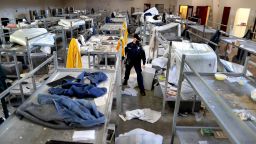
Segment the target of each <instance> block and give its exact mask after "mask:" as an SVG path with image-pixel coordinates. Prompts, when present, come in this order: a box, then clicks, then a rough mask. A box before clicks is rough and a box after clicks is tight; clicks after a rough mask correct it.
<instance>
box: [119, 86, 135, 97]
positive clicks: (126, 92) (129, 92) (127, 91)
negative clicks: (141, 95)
mask: <svg viewBox="0 0 256 144" xmlns="http://www.w3.org/2000/svg"><path fill="white" fill-rule="evenodd" d="M122 95H128V96H137V95H138V92H137V91H136V90H135V89H134V88H125V89H124V90H123V91H122Z"/></svg>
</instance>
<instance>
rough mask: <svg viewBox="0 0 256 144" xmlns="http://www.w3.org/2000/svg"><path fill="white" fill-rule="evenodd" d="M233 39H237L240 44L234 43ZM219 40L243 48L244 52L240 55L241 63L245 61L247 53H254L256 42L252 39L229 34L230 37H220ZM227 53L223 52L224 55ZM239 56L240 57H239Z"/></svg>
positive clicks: (255, 52)
mask: <svg viewBox="0 0 256 144" xmlns="http://www.w3.org/2000/svg"><path fill="white" fill-rule="evenodd" d="M235 41H239V42H240V45H236V44H235V43H234V42H235ZM221 42H224V43H226V44H227V45H229V44H231V45H232V46H235V47H237V48H238V49H242V50H244V51H245V52H244V54H243V55H242V61H241V64H244V63H245V60H246V57H247V55H248V53H251V54H254V55H255V54H256V42H254V41H252V40H246V39H243V38H238V37H235V36H231V37H221ZM226 55H227V53H225V56H226ZM240 58H241V57H240Z"/></svg>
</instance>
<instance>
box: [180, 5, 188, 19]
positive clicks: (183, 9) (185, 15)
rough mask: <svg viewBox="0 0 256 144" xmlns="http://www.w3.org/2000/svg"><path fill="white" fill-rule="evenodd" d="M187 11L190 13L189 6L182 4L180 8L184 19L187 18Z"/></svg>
mask: <svg viewBox="0 0 256 144" xmlns="http://www.w3.org/2000/svg"><path fill="white" fill-rule="evenodd" d="M187 13H188V6H187V5H180V8H179V14H180V17H181V18H182V19H186V18H187Z"/></svg>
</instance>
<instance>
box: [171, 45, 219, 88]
mask: <svg viewBox="0 0 256 144" xmlns="http://www.w3.org/2000/svg"><path fill="white" fill-rule="evenodd" d="M172 48H173V54H172V56H173V58H174V60H172V63H173V66H176V72H175V75H173V76H170V77H169V82H171V83H174V84H178V80H179V73H180V67H181V59H182V55H183V54H185V55H186V60H187V62H189V63H190V65H191V66H192V67H193V68H194V69H195V70H196V71H197V72H201V73H215V72H217V56H216V54H215V52H214V51H213V50H212V49H211V47H210V46H208V45H207V44H199V43H187V42H173V43H172ZM185 71H191V70H190V68H189V67H188V66H187V65H185ZM173 78H175V79H173Z"/></svg>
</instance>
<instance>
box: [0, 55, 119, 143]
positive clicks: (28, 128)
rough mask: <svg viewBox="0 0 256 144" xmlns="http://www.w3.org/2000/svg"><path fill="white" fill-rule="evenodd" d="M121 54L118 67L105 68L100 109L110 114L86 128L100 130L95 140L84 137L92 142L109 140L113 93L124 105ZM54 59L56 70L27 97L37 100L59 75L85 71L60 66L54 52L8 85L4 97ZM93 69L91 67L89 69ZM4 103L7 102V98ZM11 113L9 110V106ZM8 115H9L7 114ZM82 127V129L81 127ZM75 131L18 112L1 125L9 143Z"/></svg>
mask: <svg viewBox="0 0 256 144" xmlns="http://www.w3.org/2000/svg"><path fill="white" fill-rule="evenodd" d="M120 58H121V56H120V57H118V59H117V63H116V67H117V69H116V70H105V71H104V72H106V73H107V74H108V75H109V80H108V82H106V83H103V85H106V86H108V93H107V94H106V95H105V96H104V97H105V98H103V99H104V102H105V105H104V106H99V107H98V109H99V110H100V111H101V112H103V113H104V115H105V116H106V122H105V124H104V125H102V126H97V127H93V128H88V129H84V130H95V131H96V135H95V136H96V138H95V141H90V140H89V141H84V142H89V143H95V144H105V143H106V137H107V127H108V124H109V121H110V117H111V116H110V115H111V108H112V102H113V96H114V95H115V96H116V98H117V102H118V106H121V101H120V100H121V95H120V90H121V73H120V72H121V67H120V66H118V65H119V64H121V63H120V62H121V59H120ZM51 61H54V73H53V74H52V75H51V76H50V77H49V78H48V79H47V80H46V81H45V82H44V83H43V85H41V86H40V87H39V88H38V89H37V90H35V91H34V93H33V94H32V95H31V97H30V98H29V99H28V100H27V101H25V103H26V102H30V101H35V100H36V96H37V95H38V94H39V93H42V92H46V91H47V88H48V86H46V84H47V83H48V82H50V81H52V80H54V79H58V78H60V77H63V76H65V75H70V74H71V75H78V74H79V72H81V71H82V70H83V69H65V68H58V62H57V56H56V54H54V55H53V56H51V57H50V58H49V59H47V60H46V61H45V62H43V63H42V64H41V65H39V66H38V67H37V68H35V69H34V70H32V71H30V72H29V73H28V74H27V75H25V77H23V78H22V79H20V80H18V81H16V82H15V83H14V84H13V85H12V86H11V87H9V88H8V89H6V90H5V91H4V92H2V93H1V94H0V99H1V100H3V102H4V99H5V98H6V95H7V94H8V93H9V92H10V91H11V89H12V88H13V87H14V86H15V85H17V84H21V83H22V82H23V81H24V80H26V79H27V78H30V77H33V75H34V74H35V73H36V72H37V71H38V70H40V68H42V67H43V66H45V65H46V64H47V63H50V62H51ZM88 71H91V70H88ZM3 104H6V103H5V102H4V103H3ZM7 114H8V110H7ZM7 117H8V115H7ZM77 130H81V129H77ZM73 132H74V129H73V130H55V129H49V128H45V127H43V126H40V125H38V124H34V123H31V122H29V121H27V120H20V119H19V118H18V117H17V116H15V115H11V116H10V117H9V118H8V119H7V120H6V121H5V122H4V123H3V124H2V125H1V126H0V137H1V140H0V141H1V142H4V143H9V142H14V141H16V142H19V143H24V144H28V143H35V142H38V143H45V142H47V141H49V140H51V139H52V140H61V141H72V134H73Z"/></svg>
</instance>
